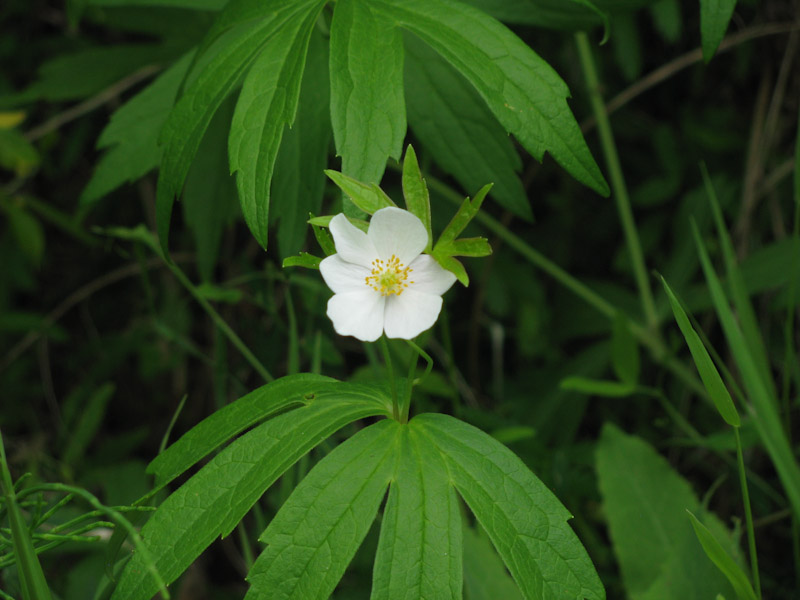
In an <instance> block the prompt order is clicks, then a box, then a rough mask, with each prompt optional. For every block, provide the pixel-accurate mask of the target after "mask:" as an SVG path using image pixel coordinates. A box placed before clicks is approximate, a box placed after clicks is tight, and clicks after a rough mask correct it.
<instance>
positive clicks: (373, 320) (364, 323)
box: [328, 289, 386, 342]
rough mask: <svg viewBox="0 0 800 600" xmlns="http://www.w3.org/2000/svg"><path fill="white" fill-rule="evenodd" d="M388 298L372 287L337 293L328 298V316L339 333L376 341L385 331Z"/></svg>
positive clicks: (362, 339)
mask: <svg viewBox="0 0 800 600" xmlns="http://www.w3.org/2000/svg"><path fill="white" fill-rule="evenodd" d="M385 305H386V299H385V298H384V296H381V295H380V294H378V293H376V292H374V291H373V290H370V289H365V290H364V291H358V292H345V293H343V294H335V295H334V296H333V297H332V298H331V299H330V300H328V317H329V318H330V320H331V321H333V328H334V329H335V330H336V333H338V334H339V335H352V336H353V337H356V338H358V339H360V340H361V341H362V342H374V341H375V340H377V339H378V338H379V337H381V333H383V313H384V306H385Z"/></svg>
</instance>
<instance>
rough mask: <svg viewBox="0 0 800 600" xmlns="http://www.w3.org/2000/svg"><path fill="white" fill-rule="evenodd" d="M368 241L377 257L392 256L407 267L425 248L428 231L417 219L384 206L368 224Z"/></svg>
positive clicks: (391, 207)
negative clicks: (370, 242) (373, 247)
mask: <svg viewBox="0 0 800 600" xmlns="http://www.w3.org/2000/svg"><path fill="white" fill-rule="evenodd" d="M368 235H369V239H370V240H372V243H373V244H374V245H375V249H376V250H377V251H378V256H379V257H380V258H382V259H383V260H388V259H389V258H390V257H391V256H392V254H394V255H395V256H396V257H397V258H398V259H399V260H400V262H401V263H403V264H404V265H408V264H409V263H410V262H411V261H412V260H414V259H415V258H416V257H417V256H419V254H420V252H422V251H423V250H424V249H425V246H427V245H428V232H427V231H426V230H425V225H423V224H422V221H420V220H419V218H418V217H416V216H415V215H413V214H411V213H410V212H408V211H407V210H403V209H401V208H395V207H394V206H387V207H386V208H382V209H380V210H378V211H376V212H375V214H374V215H372V220H371V221H370V222H369V232H368Z"/></svg>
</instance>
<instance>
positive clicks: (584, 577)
mask: <svg viewBox="0 0 800 600" xmlns="http://www.w3.org/2000/svg"><path fill="white" fill-rule="evenodd" d="M408 426H409V428H410V429H412V430H413V431H418V432H419V435H420V437H422V438H424V439H425V440H426V441H427V442H428V443H429V444H430V445H431V446H434V447H436V448H437V449H438V450H439V452H441V454H442V456H443V457H444V461H445V463H446V465H447V471H448V473H449V474H450V479H451V481H452V484H453V485H454V486H455V487H456V489H457V490H458V492H459V494H461V497H462V498H464V500H465V501H466V503H467V505H468V506H469V507H470V510H472V512H473V513H474V514H475V516H476V517H477V519H478V521H479V522H480V523H481V525H482V526H483V528H484V529H485V530H486V532H487V533H488V534H489V537H490V538H491V540H492V543H493V544H494V546H495V548H496V549H497V551H498V553H499V554H500V556H501V557H502V558H503V562H505V564H506V566H507V567H508V569H509V571H510V572H511V575H512V576H513V577H514V580H515V581H516V582H517V585H518V586H519V587H520V589H521V591H522V593H523V595H524V596H525V598H528V599H534V598H536V599H557V598H558V599H561V598H563V599H565V600H566V599H570V600H575V599H576V598H589V599H602V598H605V591H604V590H603V585H602V583H601V582H600V579H599V577H598V576H597V573H596V572H595V569H594V566H593V565H592V563H591V561H590V560H589V557H588V555H587V554H586V551H585V550H584V548H583V546H582V545H581V543H580V541H579V540H578V538H577V536H576V535H575V534H574V533H573V531H572V529H571V528H570V527H569V526H568V525H567V523H566V522H567V520H568V519H569V518H570V517H571V515H570V514H569V512H568V511H567V509H566V508H564V506H563V505H562V504H561V503H560V502H559V501H558V499H557V498H556V497H555V496H554V495H553V493H552V492H551V491H550V490H548V489H547V486H545V485H544V484H543V483H542V482H541V481H540V480H539V479H538V478H537V477H536V476H535V475H534V474H533V473H532V472H531V471H530V470H529V469H528V468H527V467H526V466H525V465H524V464H523V462H522V461H521V460H520V459H519V458H517V456H515V455H514V454H513V453H512V452H511V451H510V450H509V449H508V448H506V447H505V446H503V445H502V444H500V443H499V442H498V441H497V440H495V439H494V438H492V437H491V436H489V435H487V434H485V433H483V432H482V431H480V430H479V429H476V428H475V427H472V426H471V425H468V424H466V423H464V422H461V421H459V420H457V419H455V418H453V417H450V416H447V415H442V414H423V415H419V416H417V417H415V418H414V419H413V420H412V421H411V422H409V424H408Z"/></svg>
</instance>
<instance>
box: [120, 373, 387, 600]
mask: <svg viewBox="0 0 800 600" xmlns="http://www.w3.org/2000/svg"><path fill="white" fill-rule="evenodd" d="M307 400H308V404H306V405H305V406H303V407H301V408H298V409H296V410H293V411H290V412H288V413H284V414H282V415H280V416H278V417H275V418H274V419H271V420H269V421H267V422H266V423H263V424H261V425H259V426H257V427H256V428H255V429H253V430H251V431H249V432H248V433H246V434H245V435H243V436H242V437H240V438H239V439H237V440H236V441H235V442H233V443H232V444H230V445H229V446H228V447H226V448H225V449H224V450H223V451H222V452H220V453H219V454H218V455H217V456H215V457H214V458H213V459H212V460H211V461H210V462H209V463H208V464H207V465H205V466H204V467H203V468H202V469H200V471H198V472H197V474H195V475H194V476H193V477H192V478H191V479H189V480H188V481H187V482H186V483H185V484H184V485H182V486H181V487H180V488H179V489H178V490H177V491H176V492H174V493H173V494H172V495H170V496H169V497H168V498H167V499H166V500H165V501H164V503H163V504H162V505H161V506H159V508H158V510H157V511H156V512H155V513H153V515H152V516H151V517H150V520H149V521H148V522H147V523H146V524H145V526H144V527H143V528H142V532H141V535H142V539H143V540H144V541H145V543H146V544H147V547H148V549H149V551H150V553H151V555H152V556H153V558H154V560H155V566H156V568H157V569H158V571H159V573H160V574H161V576H162V577H163V579H164V580H165V581H166V582H167V583H170V582H172V581H174V580H175V579H176V578H177V577H178V575H180V574H181V573H182V572H183V571H184V570H185V569H186V568H187V567H188V566H189V565H190V564H191V563H192V561H193V560H194V559H195V558H197V556H199V555H200V553H201V552H202V551H203V550H204V549H205V548H206V547H208V545H209V544H210V543H211V542H212V541H213V540H214V539H215V538H216V537H217V536H220V535H222V536H224V535H227V534H228V533H230V531H231V530H232V529H233V528H234V527H235V526H236V524H237V523H238V522H239V521H241V519H242V518H243V517H244V515H245V514H246V513H247V511H249V510H250V508H251V507H252V506H253V504H254V503H255V502H256V501H257V500H258V498H259V497H260V496H261V495H262V494H263V493H264V492H265V491H266V489H267V488H268V487H269V486H270V485H272V483H274V482H275V480H276V479H277V478H278V477H280V475H281V474H282V473H283V472H284V471H285V470H286V469H288V468H289V467H290V466H291V465H292V464H294V463H295V461H297V460H298V459H299V458H300V457H301V456H302V455H304V454H305V453H306V452H308V451H309V450H310V449H311V448H313V447H314V446H316V445H317V444H318V443H320V442H321V441H322V440H324V439H325V438H327V437H328V436H330V435H331V434H332V433H334V432H335V431H337V430H338V429H340V428H341V427H343V426H344V425H346V424H348V423H351V422H353V421H355V420H357V419H361V418H365V417H370V416H377V415H386V414H388V408H387V399H386V397H385V396H384V394H383V392H382V391H380V390H378V389H377V388H372V387H367V386H356V385H352V384H344V383H340V384H339V385H338V386H336V388H334V389H332V390H328V391H325V392H320V393H319V394H315V396H314V398H313V399H307ZM145 569H146V565H145V564H144V559H143V558H142V556H141V554H134V555H133V557H132V558H131V560H130V562H129V563H128V564H127V565H126V567H125V570H124V571H123V573H122V576H121V578H120V582H119V585H118V586H117V588H116V589H115V591H114V594H113V596H112V599H113V600H149V599H150V598H151V597H152V596H153V594H155V592H156V591H157V588H156V587H154V584H153V583H152V580H151V579H150V578H145V577H143V574H144V573H145Z"/></svg>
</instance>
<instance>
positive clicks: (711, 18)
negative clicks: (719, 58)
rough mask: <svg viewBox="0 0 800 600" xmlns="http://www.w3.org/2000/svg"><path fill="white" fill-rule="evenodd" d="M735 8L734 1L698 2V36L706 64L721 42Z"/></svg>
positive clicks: (710, 0) (711, 0)
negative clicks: (700, 39)
mask: <svg viewBox="0 0 800 600" xmlns="http://www.w3.org/2000/svg"><path fill="white" fill-rule="evenodd" d="M734 8H736V0H700V34H701V36H702V38H703V60H704V61H705V62H706V63H708V61H710V60H711V58H712V57H713V56H714V53H715V52H716V51H717V46H719V43H720V42H721V41H722V38H723V36H724V35H725V31H726V30H727V29H728V23H730V21H731V16H733V9H734Z"/></svg>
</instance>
